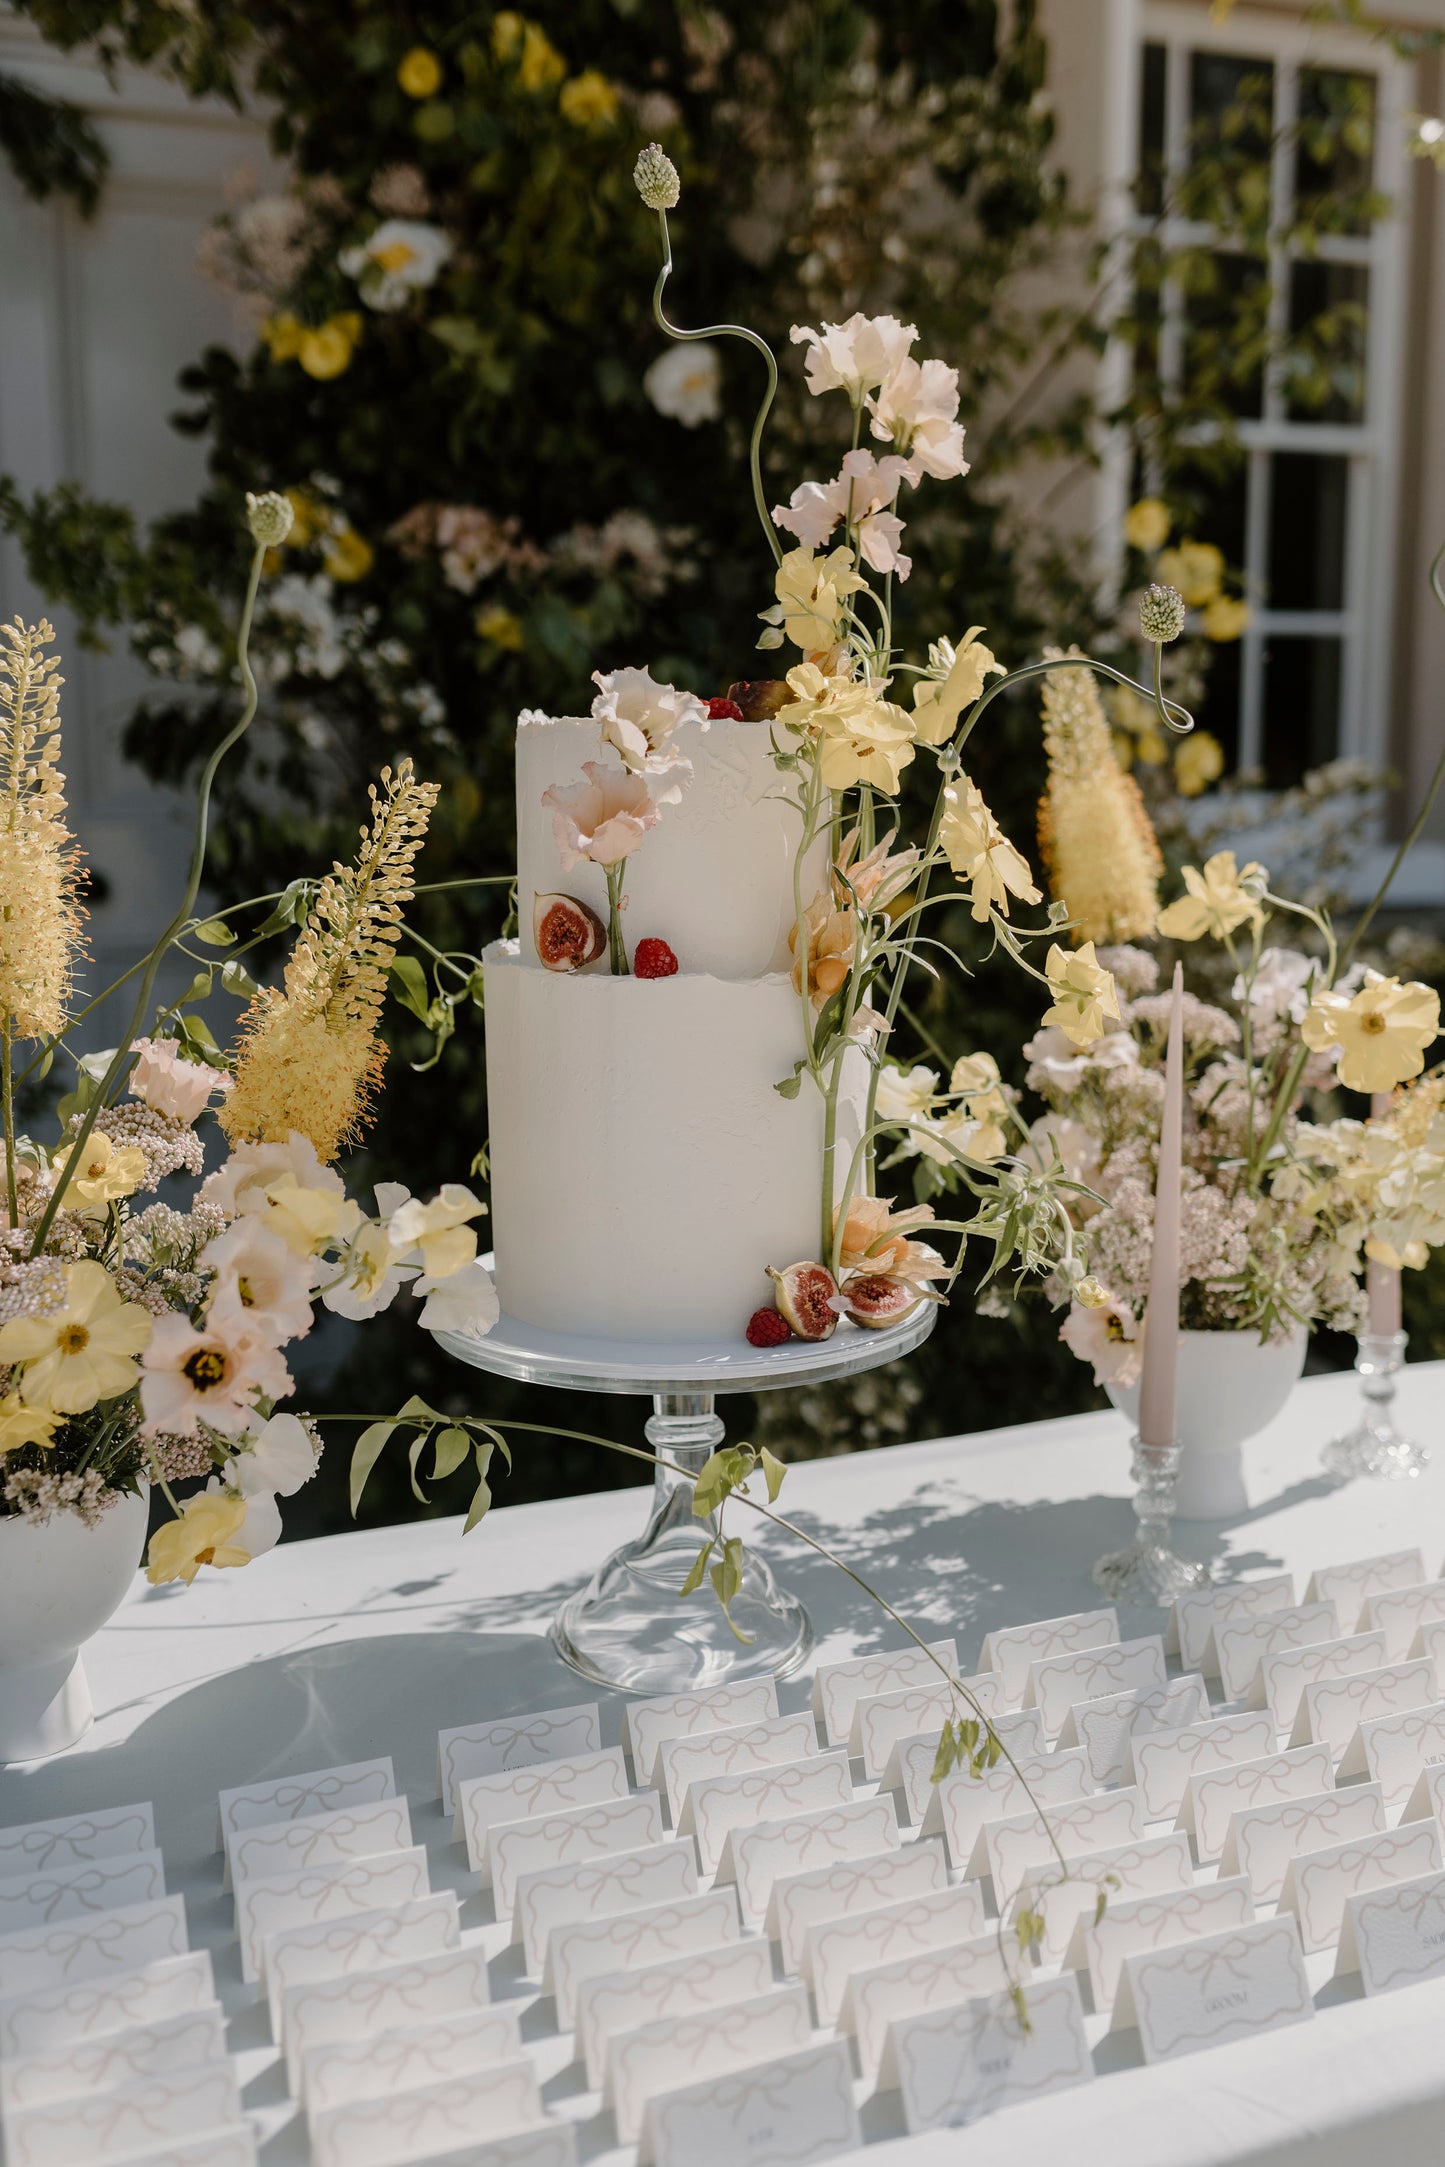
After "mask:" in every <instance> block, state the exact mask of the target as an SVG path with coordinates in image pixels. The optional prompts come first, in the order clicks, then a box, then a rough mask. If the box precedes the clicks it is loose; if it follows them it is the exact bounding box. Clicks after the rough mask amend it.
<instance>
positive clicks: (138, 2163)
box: [125, 2122, 575, 2167]
mask: <svg viewBox="0 0 1445 2167" xmlns="http://www.w3.org/2000/svg"><path fill="white" fill-rule="evenodd" d="M125 2167H256V2140H255V2138H254V2136H253V2135H252V2134H251V2129H250V2125H249V2124H248V2123H246V2122H233V2123H232V2124H231V2125H230V2127H229V2128H227V2129H208V2130H207V2131H206V2132H205V2134H204V2135H203V2136H200V2137H178V2138H177V2139H176V2141H175V2143H174V2144H167V2145H162V2147H161V2149H160V2150H159V2151H158V2152H127V2153H126V2156H125ZM574 2167H575V2163H574Z"/></svg>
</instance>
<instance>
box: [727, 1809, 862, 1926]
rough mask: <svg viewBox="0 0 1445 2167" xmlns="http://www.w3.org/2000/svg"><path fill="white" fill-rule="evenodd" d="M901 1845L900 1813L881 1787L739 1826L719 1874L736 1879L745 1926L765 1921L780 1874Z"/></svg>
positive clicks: (759, 1924)
mask: <svg viewBox="0 0 1445 2167" xmlns="http://www.w3.org/2000/svg"><path fill="white" fill-rule="evenodd" d="M897 1846H898V1815H897V1813H896V1812H895V1810H894V1805H893V1801H892V1799H891V1798H890V1797H889V1796H888V1794H887V1793H886V1792H880V1793H879V1795H878V1796H877V1797H876V1798H855V1799H851V1800H850V1801H849V1803H848V1804H847V1805H846V1806H822V1807H818V1808H816V1809H815V1810H814V1811H812V1812H811V1813H790V1814H785V1815H783V1816H782V1817H781V1818H780V1819H778V1820H775V1821H758V1822H755V1823H754V1824H753V1826H752V1827H750V1828H735V1829H734V1830H733V1831H732V1833H731V1834H730V1836H729V1837H728V1841H727V1843H726V1845H725V1846H724V1849H723V1855H722V1861H721V1863H720V1865H719V1867H718V1875H717V1877H718V1879H719V1881H724V1882H726V1881H733V1882H736V1884H737V1891H738V1905H739V1908H740V1909H741V1911H742V1915H743V1923H744V1925H747V1926H761V1925H762V1924H763V1921H764V1919H765V1918H766V1917H767V1911H768V1899H769V1898H770V1897H771V1895H772V1893H773V1883H774V1882H775V1881H776V1880H777V1879H778V1877H779V1876H780V1875H781V1874H785V1873H803V1872H806V1871H807V1870H808V1869H809V1868H811V1867H814V1866H835V1865H838V1864H839V1863H841V1862H842V1861H844V1860H846V1859H857V1858H872V1857H874V1856H875V1855H876V1854H877V1853H878V1852H879V1851H884V1850H896V1849H897Z"/></svg>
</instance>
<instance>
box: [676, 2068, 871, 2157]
mask: <svg viewBox="0 0 1445 2167" xmlns="http://www.w3.org/2000/svg"><path fill="white" fill-rule="evenodd" d="M862 2141H863V2138H862V2132H861V2130H860V2129H859V2126H858V2110H857V2108H856V2107H855V2106H854V2104H853V2071H852V2068H851V2066H850V2064H849V2061H848V2049H847V2046H846V2044H845V2043H844V2041H843V2040H841V2039H825V2040H822V2041H820V2042H819V2043H818V2044H817V2045H815V2046H811V2047H803V2048H801V2049H800V2051H799V2052H798V2053H796V2054H783V2055H779V2056H777V2057H775V2058H774V2060H772V2061H770V2062H757V2063H754V2064H753V2065H752V2066H751V2067H749V2068H747V2069H740V2070H736V2071H731V2072H725V2073H724V2074H723V2075H722V2076H718V2077H703V2078H701V2079H700V2080H699V2081H698V2082H697V2083H695V2084H684V2085H681V2086H680V2087H679V2088H678V2090H676V2091H675V2092H665V2093H663V2094H662V2095H661V2096H660V2097H657V2098H654V2099H652V2100H650V2101H649V2102H648V2107H647V2115H646V2121H645V2126H644V2129H643V2143H644V2148H645V2150H646V2151H647V2152H648V2154H649V2155H650V2157H651V2158H652V2160H653V2161H654V2163H655V2167H737V2162H738V2161H739V2160H747V2161H748V2163H749V2167H813V2162H814V2161H820V2160H830V2159H836V2158H837V2157H838V2156H839V2154H840V2153H843V2152H853V2151H856V2150H857V2148H858V2146H859V2145H860V2144H861V2143H862Z"/></svg>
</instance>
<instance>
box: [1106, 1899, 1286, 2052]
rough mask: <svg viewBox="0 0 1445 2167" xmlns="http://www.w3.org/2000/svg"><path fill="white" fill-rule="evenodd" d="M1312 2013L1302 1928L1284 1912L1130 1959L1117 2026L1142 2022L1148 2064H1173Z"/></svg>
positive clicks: (1122, 1984) (1126, 1963)
mask: <svg viewBox="0 0 1445 2167" xmlns="http://www.w3.org/2000/svg"><path fill="white" fill-rule="evenodd" d="M1314 2013H1315V2005H1314V2002H1313V2001H1312V2000H1311V1998H1310V1988H1309V1980H1308V1979H1307V1978H1306V1977H1305V1963H1304V1951H1303V1950H1302V1949H1301V1947H1300V1938H1299V1927H1298V1926H1297V1925H1296V1923H1295V1921H1294V1919H1293V1918H1292V1917H1291V1915H1290V1914H1289V1913H1288V1912H1285V1913H1283V1914H1282V1915H1281V1916H1280V1917H1278V1918H1274V1919H1256V1920H1255V1921H1254V1922H1253V1924H1252V1925H1249V1926H1237V1927H1232V1928H1231V1929H1230V1930H1229V1931H1228V1932H1227V1933H1223V1934H1207V1935H1205V1936H1203V1937H1202V1938H1201V1939H1200V1940H1198V1941H1181V1942H1176V1943H1175V1944H1173V1945H1172V1946H1171V1947H1169V1948H1167V1949H1151V1950H1147V1951H1145V1952H1143V1953H1141V1954H1138V1955H1133V1956H1126V1957H1125V1958H1124V1969H1123V1974H1122V1976H1121V1978H1120V1980H1119V1987H1118V1992H1117V1993H1116V1995H1115V1997H1114V2020H1113V2029H1114V2030H1115V2031H1122V2030H1126V2029H1127V2028H1129V2027H1130V2026H1132V2025H1137V2026H1138V2028H1139V2037H1140V2041H1141V2044H1142V2046H1143V2049H1144V2059H1145V2061H1146V2062H1168V2061H1173V2060H1174V2059H1175V2058H1176V2057H1177V2056H1179V2055H1182V2054H1194V2053H1196V2052H1197V2051H1198V2050H1199V2049H1200V2048H1201V2047H1221V2046H1224V2045H1225V2044H1226V2043H1227V2042H1228V2041H1229V2040H1231V2039H1246V2038H1251V2037H1253V2036H1254V2035H1255V2034H1256V2033H1259V2032H1271V2031H1278V2030H1280V2029H1281V2028H1282V2027H1283V2026H1284V2025H1287V2024H1302V2023H1306V2022H1307V2021H1308V2020H1309V2019H1310V2018H1311V2017H1312V2016H1313V2015H1314Z"/></svg>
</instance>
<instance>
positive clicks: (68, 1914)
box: [0, 1851, 166, 1936]
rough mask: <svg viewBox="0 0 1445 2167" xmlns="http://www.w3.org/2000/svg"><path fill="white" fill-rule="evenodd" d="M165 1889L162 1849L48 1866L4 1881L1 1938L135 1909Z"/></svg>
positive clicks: (0, 1893)
mask: <svg viewBox="0 0 1445 2167" xmlns="http://www.w3.org/2000/svg"><path fill="white" fill-rule="evenodd" d="M165 1893H166V1874H165V1867H164V1866H163V1865H162V1863H161V1855H160V1853H159V1851H137V1852H135V1853H133V1854H132V1855H131V1856H130V1857H128V1858H104V1859H86V1860H84V1861H82V1863H81V1864H80V1865H78V1866H57V1867H48V1868H47V1869H46V1870H45V1871H44V1872H43V1873H30V1874H17V1875H15V1876H14V1878H13V1879H12V1880H9V1881H0V1936H4V1935H6V1934H18V1933H21V1932H23V1931H24V1929H25V1928H26V1927H30V1926H45V1925H48V1924H50V1923H51V1922H58V1921H60V1920H62V1919H89V1918H94V1917H95V1916H96V1915H97V1914H98V1913H100V1912H103V1911H128V1910H133V1909H134V1908H135V1906H136V1905H137V1904H149V1903H154V1902H155V1901H156V1899H157V1898H158V1897H161V1896H164V1895H165Z"/></svg>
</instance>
